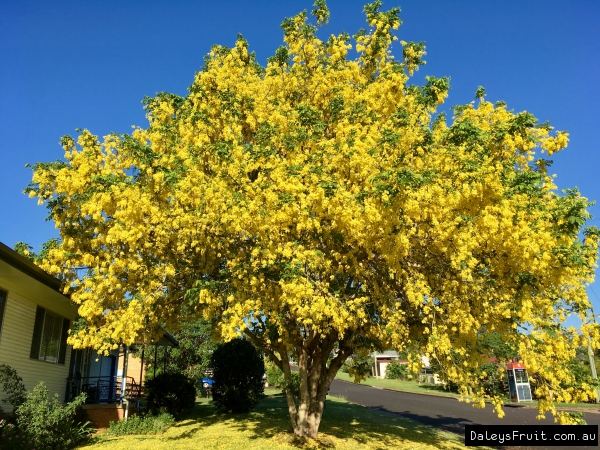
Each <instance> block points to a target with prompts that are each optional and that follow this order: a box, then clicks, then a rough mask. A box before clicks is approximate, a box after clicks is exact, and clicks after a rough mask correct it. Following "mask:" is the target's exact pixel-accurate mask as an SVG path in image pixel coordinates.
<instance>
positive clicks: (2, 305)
mask: <svg viewBox="0 0 600 450" xmlns="http://www.w3.org/2000/svg"><path fill="white" fill-rule="evenodd" d="M7 296H8V295H7V292H6V291H3V290H2V289H0V336H2V323H3V321H4V310H5V309H6V297H7Z"/></svg>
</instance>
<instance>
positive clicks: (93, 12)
mask: <svg viewBox="0 0 600 450" xmlns="http://www.w3.org/2000/svg"><path fill="white" fill-rule="evenodd" d="M363 5H364V2H363V1H353V0H346V1H339V0H337V1H332V0H330V1H328V6H329V8H330V11H331V20H330V23H329V25H328V26H327V27H325V28H323V29H321V30H320V36H321V37H323V38H326V37H327V36H328V35H329V34H332V33H335V34H337V33H339V32H340V31H342V30H345V31H347V32H349V33H350V34H353V33H354V32H356V30H358V29H359V28H361V27H366V23H365V20H364V14H363V13H362V7H363ZM394 6H399V7H400V8H401V10H402V11H401V13H400V17H401V19H402V21H403V25H402V26H401V27H400V30H399V31H398V33H397V35H398V37H399V38H400V39H402V40H405V41H425V43H426V45H427V56H426V58H425V59H426V61H427V65H425V66H423V67H422V68H421V69H420V71H419V72H418V73H417V75H416V76H415V82H416V83H420V82H421V81H422V80H423V79H424V76H425V75H435V76H438V77H440V76H449V77H451V86H452V89H451V91H450V96H449V98H448V99H447V101H446V106H447V107H450V106H453V105H456V104H460V103H467V102H470V101H471V100H473V97H474V94H475V91H476V89H477V87H478V86H480V85H482V86H484V87H485V88H486V92H487V99H488V100H491V101H496V100H504V101H506V102H507V104H508V107H509V108H513V109H514V110H515V111H522V110H527V111H530V112H532V113H533V114H534V115H535V116H536V117H538V118H539V119H540V120H541V121H546V120H549V121H550V123H551V124H552V125H553V126H555V127H556V129H558V130H567V131H568V132H569V133H570V139H571V142H570V144H569V147H568V148H567V149H566V150H565V151H563V152H561V153H560V154H558V155H555V156H554V158H553V159H554V165H553V167H552V169H551V171H552V172H553V173H556V174H557V175H558V178H557V184H558V186H559V188H560V189H564V188H568V187H573V186H578V187H579V188H580V190H581V192H582V193H583V195H584V196H586V197H588V198H589V199H591V200H594V199H597V200H600V184H599V183H598V177H599V176H600V174H599V173H598V169H599V168H600V151H598V144H597V141H598V138H597V133H598V131H597V130H598V129H600V127H599V126H598V125H597V123H598V122H599V121H600V113H599V111H600V108H599V105H600V83H599V82H598V80H600V26H598V23H600V2H598V1H593V0H587V1H586V0H580V1H577V2H572V1H571V2H569V1H566V0H563V1H552V0H543V1H503V2H493V1H466V0H464V1H449V0H447V1H425V0H420V1H414V0H411V1H408V0H393V1H385V2H384V5H383V9H389V8H392V7H394ZM311 7H312V1H311V0H308V1H286V2H280V1H263V0H254V1H246V2H243V1H233V0H231V1H227V0H222V1H218V2H217V1H211V2H208V1H195V2H193V1H170V2H169V1H151V0H150V1H143V2H142V1H112V0H107V1H102V2H89V1H87V2H86V1H83V2H82V1H77V2H75V1H68V0H63V1H61V2H42V1H27V0H12V1H7V0H0V167H1V169H2V170H1V174H0V208H1V211H2V212H3V217H2V220H0V241H2V242H4V243H5V244H7V245H9V246H12V245H14V244H15V242H17V241H25V242H28V243H30V244H31V245H33V246H34V247H35V248H36V250H37V249H39V246H40V245H41V243H42V242H44V241H46V240H47V239H48V238H50V237H54V236H57V232H56V230H55V229H54V226H53V224H52V223H51V222H46V221H45V217H46V210H45V208H44V207H41V206H37V204H36V201H35V200H32V199H29V198H28V197H26V196H25V195H23V194H22V193H21V191H22V189H23V187H25V186H26V185H27V183H28V182H29V181H30V179H31V172H30V170H29V169H26V168H25V164H26V163H35V162H37V161H52V160H56V159H59V158H61V157H62V156H63V151H62V149H61V148H60V146H59V144H58V141H59V139H60V137H61V136H63V135H65V134H72V135H73V134H75V128H88V129H89V130H90V131H91V132H92V133H94V134H98V135H105V134H108V133H109V132H111V131H115V132H129V131H130V130H131V126H132V125H140V126H145V125H146V121H145V117H144V111H143V109H142V106H141V103H140V102H141V100H142V98H143V97H144V96H145V95H154V94H155V93H156V92H160V91H167V92H174V93H177V94H180V95H185V93H186V89H187V87H188V86H189V85H190V84H191V82H192V80H193V76H194V73H195V72H196V71H197V70H199V69H200V67H201V65H202V62H203V56H204V55H205V54H206V53H207V52H208V51H209V49H210V47H211V45H213V44H224V45H233V43H234V42H235V38H236V34H237V33H238V32H239V33H242V34H243V35H244V37H246V38H247V39H248V41H249V44H250V49H251V50H254V51H255V52H256V54H257V56H258V59H259V60H260V61H261V62H265V61H266V58H267V57H268V56H271V55H272V53H273V52H274V50H275V49H276V48H277V47H278V46H279V45H281V44H282V36H283V32H282V30H281V29H280V28H279V25H280V23H281V21H282V20H283V18H284V17H289V16H292V15H294V14H296V13H297V12H299V11H301V10H303V9H308V10H310V9H311ZM394 49H395V53H396V55H399V54H400V46H399V45H396V47H395V48H394ZM590 211H591V212H592V214H594V215H596V216H598V217H597V218H596V217H594V219H593V220H592V221H590V224H591V225H596V226H598V227H600V207H599V206H596V207H593V208H591V210H590ZM589 293H590V298H591V299H592V300H593V301H594V304H595V307H596V312H597V313H598V312H600V298H599V297H598V296H600V283H596V284H595V287H593V291H592V290H589ZM596 294H597V295H596Z"/></svg>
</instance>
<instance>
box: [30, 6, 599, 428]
mask: <svg viewBox="0 0 600 450" xmlns="http://www.w3.org/2000/svg"><path fill="white" fill-rule="evenodd" d="M315 5H316V7H315V9H314V10H313V16H314V17H315V18H316V23H317V25H312V24H310V23H309V22H308V18H307V14H306V13H305V12H303V13H300V14H298V15H297V16H295V17H292V18H288V19H285V20H284V22H283V24H282V28H283V30H284V42H285V45H284V46H282V47H280V48H279V49H277V51H276V52H275V55H274V56H272V57H271V58H269V59H268V64H267V66H266V67H262V66H260V65H259V64H258V63H257V62H256V58H255V56H254V54H252V53H249V52H248V43H247V42H246V40H245V39H243V38H242V37H241V36H240V37H239V38H238V40H237V42H236V44H235V46H234V47H233V48H227V47H223V46H214V47H213V48H212V50H211V52H210V53H209V54H208V56H207V57H206V61H205V65H204V67H203V68H202V70H201V71H200V72H198V73H197V74H196V77H195V79H194V82H193V84H192V85H191V86H190V88H189V95H187V96H186V97H179V96H176V95H173V94H166V93H161V94H158V95H157V96H156V97H154V98H147V99H146V100H145V107H146V110H147V113H148V114H147V117H148V120H149V126H148V128H145V129H142V128H137V129H135V130H134V132H133V133H132V134H131V135H127V134H123V135H117V134H111V135H109V136H106V137H105V138H104V139H103V140H102V141H101V140H99V139H98V138H97V137H96V136H94V135H92V134H91V133H90V132H88V131H87V130H84V131H82V132H81V133H80V135H79V137H78V139H77V141H76V140H75V139H73V138H71V137H69V136H65V137H64V138H63V139H62V141H61V142H62V145H63V147H64V150H65V160H64V161H58V162H53V163H37V164H36V165H34V166H33V169H34V175H33V181H32V184H31V185H30V186H29V188H28V189H27V192H29V194H30V195H31V196H35V197H37V198H38V201H40V202H47V206H48V208H49V210H50V216H51V218H52V219H53V220H54V221H55V223H56V225H57V227H58V229H59V230H60V233H61V236H62V242H61V243H60V245H59V246H57V247H54V248H52V249H51V250H50V251H49V254H48V257H47V258H46V259H44V261H43V263H42V266H43V267H44V268H45V269H46V270H48V271H50V272H52V273H56V274H63V275H64V276H65V291H66V292H68V293H69V294H70V295H71V298H72V299H73V300H74V301H75V302H77V303H78V304H79V305H80V308H79V313H80V315H81V316H82V317H83V318H84V319H85V323H84V324H82V325H81V326H79V327H77V328H76V329H75V330H74V331H73V333H72V334H71V335H70V338H69V342H70V343H71V344H73V345H74V346H76V347H79V346H88V345H92V346H94V347H96V348H98V349H100V350H103V351H108V350H109V349H110V348H113V347H114V346H116V345H117V343H118V342H119V341H120V340H121V339H122V340H123V341H124V342H126V343H133V342H134V341H135V340H136V338H137V336H138V335H140V334H143V333H153V332H154V331H155V330H158V325H163V326H165V327H166V328H167V329H168V330H173V329H177V327H178V326H179V323H180V322H181V321H182V320H190V319H189V318H190V317H193V316H194V315H202V316H203V317H205V318H206V319H209V320H212V321H214V323H215V324H216V328H215V332H216V333H217V334H219V335H220V336H221V337H222V338H223V339H224V340H231V339H233V338H235V337H237V336H239V335H240V333H244V334H245V335H246V336H247V338H248V339H249V340H250V341H251V342H253V343H254V344H255V345H256V346H257V347H259V348H261V349H262V350H263V351H264V352H265V353H266V354H267V355H268V356H269V357H270V359H271V360H273V361H275V362H276V363H277V364H278V365H279V366H280V368H281V370H282V371H283V372H284V375H285V377H286V380H291V372H290V368H289V365H288V362H289V358H288V354H293V355H294V357H295V358H296V359H297V361H298V365H299V378H300V398H299V402H298V404H297V405H296V403H295V402H294V398H293V395H292V394H291V393H289V394H288V395H287V396H286V397H287V402H288V410H289V415H290V420H291V423H292V426H293V429H294V432H295V433H296V434H297V435H298V436H301V437H316V436H317V432H318V428H319V423H320V421H321V417H322V412H323V406H324V402H325V396H326V393H327V389H328V388H329V385H330V383H331V381H332V380H333V378H334V376H335V373H336V372H337V370H338V369H339V368H340V366H341V365H342V363H343V362H344V360H345V359H346V358H347V357H348V355H351V354H354V353H357V354H361V353H362V354H365V353H368V352H369V351H371V349H372V348H396V349H398V350H399V351H402V350H403V349H404V348H406V347H407V346H409V347H410V348H411V349H415V350H414V353H417V352H422V353H423V354H425V355H427V356H429V358H430V360H432V361H436V362H437V363H438V364H439V366H440V367H441V369H442V370H443V372H444V373H445V374H446V375H447V377H448V379H450V380H453V381H454V382H456V383H457V384H459V385H460V387H461V392H463V393H467V392H469V391H471V392H472V393H473V395H474V400H475V402H474V403H475V405H477V406H481V407H483V406H484V400H485V399H486V398H490V397H489V395H486V394H485V392H484V390H483V389H482V388H481V386H480V385H479V380H478V379H474V378H473V377H471V376H470V370H471V369H473V368H476V367H479V365H480V363H481V362H482V361H483V358H484V357H483V356H482V355H481V353H480V352H479V350H478V348H477V346H476V341H477V336H478V335H479V334H480V331H481V330H482V329H486V330H489V331H495V332H497V333H499V334H500V335H501V336H502V338H503V339H504V340H506V341H510V342H513V343H514V346H515V348H517V350H518V354H519V355H520V356H521V357H522V359H523V361H524V362H525V364H526V365H527V367H528V369H529V371H530V372H533V373H536V374H537V376H538V379H539V383H538V385H537V389H536V392H537V395H538V396H539V397H540V398H541V401H540V411H541V412H542V413H544V412H546V411H548V410H550V411H552V412H553V413H556V410H555V409H554V407H553V404H552V399H554V400H555V401H571V400H572V401H575V400H582V399H584V398H586V396H588V395H593V394H592V391H591V390H590V389H584V390H579V391H575V390H573V389H570V388H569V387H568V386H569V385H570V384H569V382H570V381H571V380H572V378H573V376H572V374H571V372H570V371H568V370H563V369H561V367H563V363H564V362H566V361H568V360H570V359H572V357H573V356H574V354H575V348H576V347H577V346H579V345H584V344H582V343H585V344H587V336H588V335H589V336H591V338H592V342H593V346H594V347H595V348H597V347H598V345H599V344H600V334H599V331H598V326H596V325H593V324H590V323H585V324H584V326H583V327H582V329H581V333H582V334H581V335H579V334H578V333H576V332H575V330H573V329H569V330H565V329H564V328H562V327H561V325H560V324H561V323H562V322H563V319H564V318H565V317H566V316H567V315H569V314H572V313H574V314H579V315H580V317H582V319H584V317H585V311H586V309H587V308H588V307H589V301H588V299H587V296H586V292H585V284H586V283H588V282H591V281H592V279H593V267H594V266H595V264H596V260H597V246H598V230H597V229H595V228H588V229H586V230H583V226H584V225H585V221H586V219H587V218H588V217H589V214H588V213H587V211H586V208H587V206H588V205H589V204H590V203H589V202H588V201H587V200H586V199H585V198H584V197H582V196H581V195H580V194H579V192H578V191H577V190H576V189H573V190H568V191H565V192H564V194H563V195H560V194H558V193H557V192H556V186H555V185H554V183H553V179H552V176H551V175H549V174H548V173H547V169H548V167H549V165H550V163H551V161H549V160H547V159H544V158H539V157H538V156H536V151H541V152H542V153H546V154H547V155H552V154H553V153H555V152H557V151H559V150H561V149H562V148H564V147H565V146H566V145H567V142H568V135H567V133H565V132H553V131H552V127H550V126H549V125H547V124H539V123H538V121H537V120H536V118H535V117H534V116H533V115H531V114H530V113H527V112H522V113H514V112H512V111H509V110H507V109H506V105H505V104H504V103H503V102H498V103H496V104H492V103H490V102H488V101H486V100H485V98H484V92H483V89H480V90H478V93H477V96H478V100H477V101H476V102H473V103H470V104H467V105H462V106H459V107H456V108H455V109H454V117H453V120H452V123H451V124H450V125H448V124H447V123H446V120H445V118H444V117H443V115H438V116H437V117H435V120H432V119H433V114H434V113H435V110H436V107H437V105H439V104H441V103H442V102H443V100H444V99H445V98H446V96H447V91H448V89H449V85H448V80H447V79H446V78H435V77H427V78H426V83H425V85H424V86H415V85H412V84H409V82H408V81H409V78H410V76H411V75H412V74H413V72H414V71H415V70H416V69H417V68H418V67H419V66H420V65H422V64H424V62H423V61H422V56H423V55H424V54H425V51H424V45H423V43H411V42H401V45H402V57H401V58H399V59H398V60H396V59H395V58H394V57H393V55H392V54H391V45H392V43H393V42H394V41H395V39H396V38H395V37H394V36H393V35H392V31H393V30H394V29H397V28H398V26H399V25H400V19H399V17H398V12H399V10H398V9H397V8H395V9H392V10H390V11H387V12H384V11H381V10H380V7H381V2H380V1H376V2H374V3H372V4H369V5H366V6H365V13H366V16H367V22H368V24H369V27H370V29H369V30H359V31H358V32H357V33H356V34H355V35H354V37H353V39H354V43H352V40H351V38H350V36H349V35H348V34H346V33H341V34H340V35H338V36H330V37H329V38H328V39H327V40H326V41H322V40H320V39H319V38H318V37H317V34H316V31H317V26H318V25H321V24H325V23H327V20H328V17H329V12H328V10H327V8H326V7H325V4H324V1H323V0H318V1H317V2H316V3H315ZM351 48H353V49H354V50H355V51H356V55H357V56H356V57H355V58H353V57H350V56H349V50H350V49H351ZM581 231H583V233H584V234H583V236H584V237H583V238H581V239H580V232H581ZM525 330H526V332H524V331H525ZM156 332H158V331H156ZM336 346H337V349H338V350H337V353H336V356H335V357H334V358H333V359H330V358H329V356H330V353H331V351H332V350H333V349H334V348H335V347H336ZM277 355H279V356H277ZM411 358H412V361H413V364H415V365H418V364H419V358H418V355H416V354H413V355H412V356H411ZM564 386H566V387H564ZM491 400H492V402H493V403H494V405H495V407H496V409H497V410H498V412H499V414H502V411H501V405H502V400H501V399H500V398H499V397H497V396H496V397H491ZM562 417H563V420H567V418H565V417H564V416H562Z"/></svg>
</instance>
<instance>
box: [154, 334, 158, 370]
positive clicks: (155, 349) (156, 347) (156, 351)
mask: <svg viewBox="0 0 600 450" xmlns="http://www.w3.org/2000/svg"><path fill="white" fill-rule="evenodd" d="M157 353H158V343H156V344H154V378H156V355H157Z"/></svg>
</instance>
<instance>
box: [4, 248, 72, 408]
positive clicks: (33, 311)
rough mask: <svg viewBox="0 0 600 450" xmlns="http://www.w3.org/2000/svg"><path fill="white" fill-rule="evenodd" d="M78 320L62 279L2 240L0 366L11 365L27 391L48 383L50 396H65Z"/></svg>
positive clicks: (5, 406) (5, 404) (5, 405)
mask: <svg viewBox="0 0 600 450" xmlns="http://www.w3.org/2000/svg"><path fill="white" fill-rule="evenodd" d="M76 318H77V306H76V305H74V304H73V303H71V301H70V300H69V298H68V297H67V296H65V295H64V294H62V293H61V290H60V280H58V279H57V278H55V277H53V276H52V275H49V274H48V273H46V272H44V271H43V270H42V269H40V268H39V267H37V266H36V265H35V264H33V263H32V262H31V261H29V260H28V259H27V258H25V257H23V256H21V255H19V254H18V253H17V252H15V251H13V250H12V249H10V248H9V247H7V246H6V245H4V244H3V243H1V242H0V364H7V365H9V366H11V367H13V368H14V369H15V370H16V371H17V372H18V374H19V376H20V377H21V378H23V382H24V383H25V387H26V388H27V389H28V390H31V389H33V388H34V387H35V385H36V384H38V383H39V382H40V381H44V382H45V383H46V386H47V387H48V390H49V392H50V394H55V393H56V394H58V395H59V397H60V398H61V399H63V398H64V397H65V390H66V383H65V380H66V379H67V376H68V375H69V363H70V361H71V352H72V350H71V346H70V345H67V343H66V340H67V332H68V330H69V327H70V324H71V322H72V321H73V320H75V319H76ZM2 398H4V393H3V392H2V391H1V390H0V399H2ZM0 405H1V406H2V409H3V410H4V411H12V406H11V405H9V404H7V403H4V402H2V403H1V404H0Z"/></svg>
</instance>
